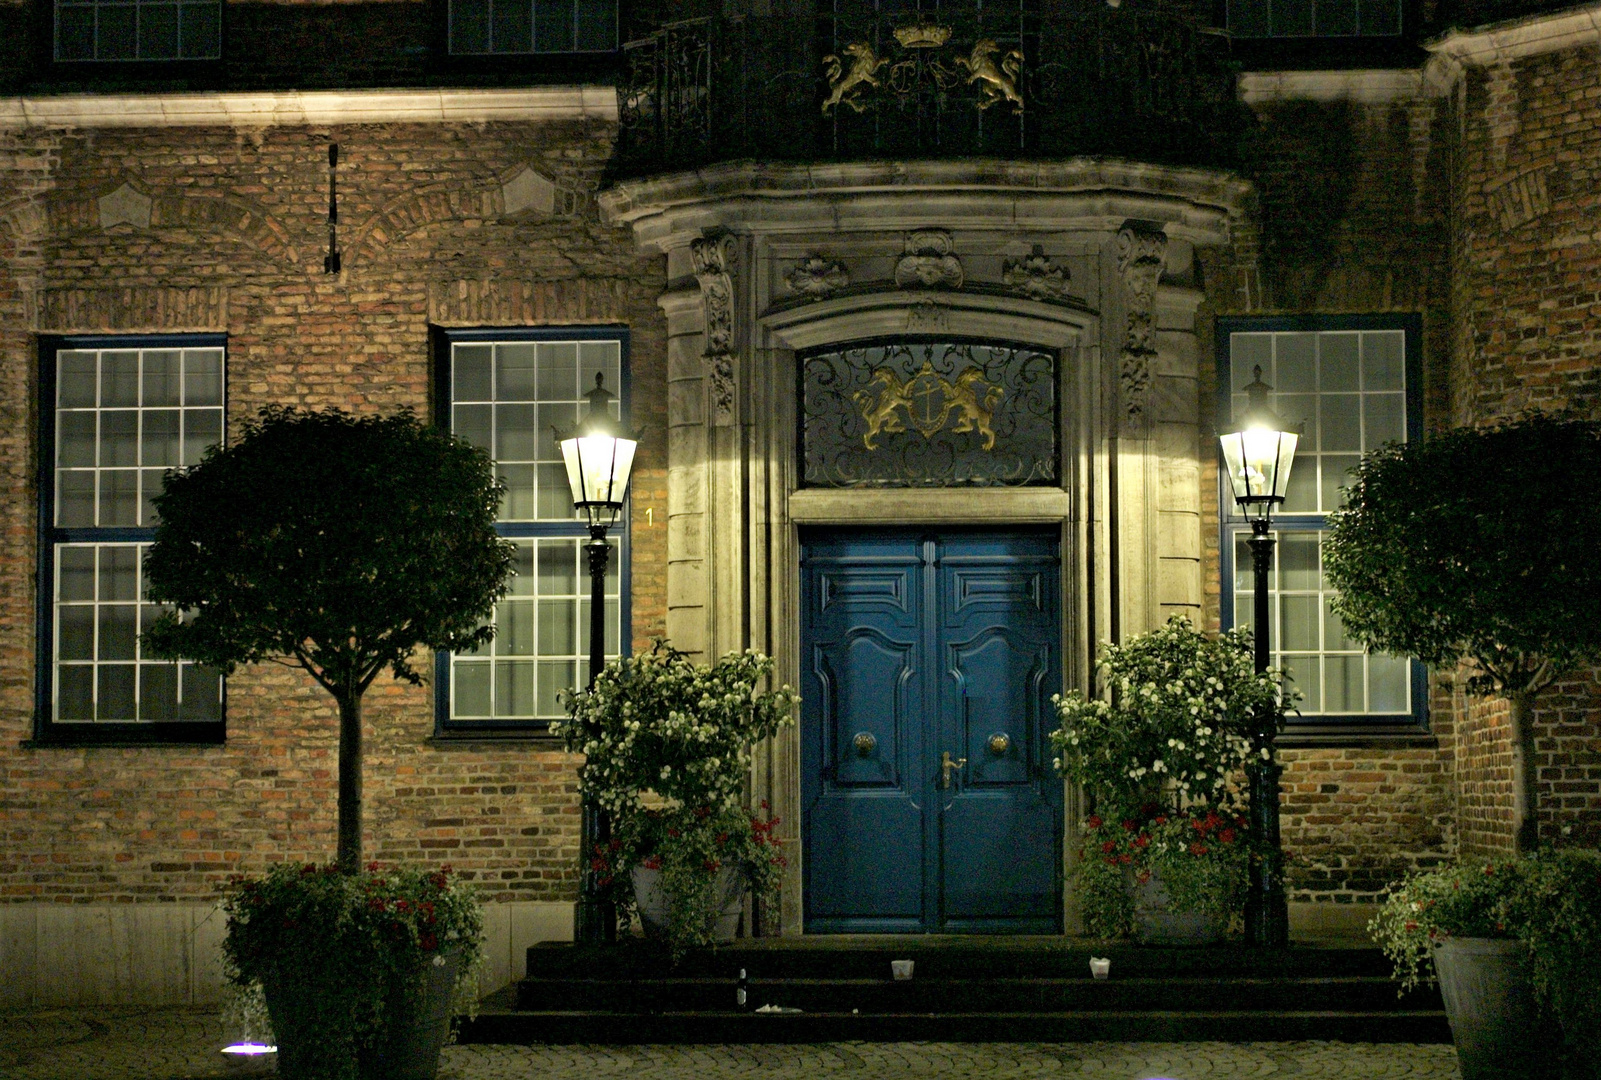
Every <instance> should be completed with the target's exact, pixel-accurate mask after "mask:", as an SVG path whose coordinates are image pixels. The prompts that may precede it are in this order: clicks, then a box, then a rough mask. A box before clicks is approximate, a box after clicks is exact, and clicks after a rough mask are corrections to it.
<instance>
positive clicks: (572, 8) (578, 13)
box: [447, 0, 617, 56]
mask: <svg viewBox="0 0 1601 1080" xmlns="http://www.w3.org/2000/svg"><path fill="white" fill-rule="evenodd" d="M447 5H448V8H449V16H448V24H449V25H448V29H447V35H448V38H449V51H450V54H451V55H452V56H517V55H529V54H551V53H609V52H615V51H616V49H617V0H447Z"/></svg>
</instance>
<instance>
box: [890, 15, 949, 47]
mask: <svg viewBox="0 0 1601 1080" xmlns="http://www.w3.org/2000/svg"><path fill="white" fill-rule="evenodd" d="M950 39H951V28H950V27H948V26H937V25H935V24H934V23H926V22H922V21H921V20H919V21H918V22H917V23H916V24H915V25H913V26H903V27H901V28H899V29H898V30H896V31H895V40H896V41H898V42H900V43H901V47H902V48H905V49H937V48H939V47H940V46H941V45H944V44H945V43H946V42H947V41H949V40H950Z"/></svg>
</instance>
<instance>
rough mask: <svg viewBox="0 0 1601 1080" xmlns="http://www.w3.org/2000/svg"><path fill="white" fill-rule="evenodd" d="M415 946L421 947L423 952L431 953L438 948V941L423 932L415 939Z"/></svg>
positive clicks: (426, 932)
mask: <svg viewBox="0 0 1601 1080" xmlns="http://www.w3.org/2000/svg"><path fill="white" fill-rule="evenodd" d="M417 944H419V945H421V946H422V947H423V951H424V952H433V951H434V950H435V949H437V948H439V939H438V938H436V937H434V935H432V934H430V933H428V931H426V930H424V931H423V934H422V936H421V937H419V938H418V939H417Z"/></svg>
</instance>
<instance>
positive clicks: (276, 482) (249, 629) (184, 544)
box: [144, 407, 513, 698]
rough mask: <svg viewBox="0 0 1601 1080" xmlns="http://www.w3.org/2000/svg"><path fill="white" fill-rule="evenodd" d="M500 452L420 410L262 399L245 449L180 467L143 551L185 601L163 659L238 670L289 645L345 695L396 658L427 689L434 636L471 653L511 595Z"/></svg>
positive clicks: (159, 648)
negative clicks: (494, 455)
mask: <svg viewBox="0 0 1601 1080" xmlns="http://www.w3.org/2000/svg"><path fill="white" fill-rule="evenodd" d="M502 494H503V485H501V484H499V483H498V482H497V481H496V479H495V476H494V470H493V467H492V465H491V464H490V461H489V458H488V457H487V456H486V455H485V454H484V452H483V451H482V450H479V449H477V448H475V447H473V446H472V445H470V444H469V443H467V442H465V441H464V440H461V439H457V438H455V437H453V436H452V435H450V434H449V433H448V432H445V431H442V430H440V429H438V428H433V427H429V426H426V425H424V424H422V423H420V422H418V420H417V418H416V417H415V416H414V415H413V414H412V413H411V412H410V411H409V410H406V411H402V412H400V413H398V414H396V415H394V416H388V417H363V418H360V419H357V418H356V417H353V416H351V415H349V414H347V413H344V412H341V411H339V410H337V409H334V410H329V411H326V412H297V411H296V410H294V409H292V408H282V407H272V408H268V409H263V410H262V412H261V414H260V416H259V417H258V418H257V419H256V420H254V421H251V422H249V423H247V424H246V425H245V427H244V430H243V432H242V433H241V436H240V438H239V439H238V441H236V442H234V443H233V444H232V445H229V446H226V447H222V446H217V447H212V448H211V449H210V450H209V451H207V453H206V456H205V458H204V459H203V460H202V461H201V462H200V464H199V465H195V466H193V467H191V468H189V469H183V470H174V471H172V472H170V473H168V474H167V479H166V487H165V490H164V491H163V492H162V494H160V495H158V496H156V498H155V500H154V502H155V505H156V509H157V511H158V512H159V513H160V515H161V520H160V524H159V525H158V526H157V528H156V538H155V543H154V544H152V545H151V548H150V551H149V554H148V555H147V556H146V559H145V578H146V580H147V581H148V582H149V589H150V598H151V600H152V601H154V602H156V603H161V604H168V605H171V606H172V607H174V608H175V609H177V610H176V611H173V612H169V613H168V614H166V615H164V616H163V617H162V618H161V619H160V620H159V621H158V622H157V624H156V625H155V627H154V628H153V629H152V630H150V631H149V632H148V633H146V634H145V636H144V645H145V647H146V648H147V649H148V650H150V651H151V652H152V653H153V654H155V655H158V656H165V657H173V658H176V657H187V658H190V659H194V660H199V661H201V662H202V663H205V664H209V665H211V666H213V667H216V668H220V669H221V670H223V671H224V672H231V671H232V670H233V669H234V667H235V666H236V665H238V664H248V663H257V662H259V661H262V660H268V659H277V658H285V657H287V658H292V659H293V660H294V661H296V662H298V663H299V664H301V665H302V666H304V667H305V668H306V669H307V670H308V671H310V672H311V673H312V674H313V675H314V676H315V677H316V678H317V679H318V681H319V682H321V683H322V685H323V686H324V688H326V689H327V690H328V691H329V692H330V693H332V694H333V695H334V696H335V697H336V698H340V697H341V695H347V696H348V695H353V696H355V697H359V696H360V694H361V692H362V691H364V690H365V689H366V688H367V686H368V685H369V684H370V683H371V681H372V679H373V678H374V676H376V675H377V674H378V672H379V671H381V670H383V669H384V668H386V667H387V668H388V669H389V670H390V671H391V672H393V674H394V676H395V677H396V678H398V679H404V680H406V681H407V682H410V683H413V684H417V683H420V682H421V681H422V674H421V673H420V672H419V671H417V670H416V669H415V668H414V667H413V659H414V653H415V652H416V650H417V649H418V648H419V647H425V648H429V649H452V650H458V651H460V650H465V649H469V648H472V647H473V646H476V645H482V644H484V643H485V642H486V641H488V640H489V639H490V637H491V636H492V635H493V628H492V627H490V626H487V625H486V622H487V620H488V619H489V616H490V614H491V612H492V610H493V606H494V602H495V601H496V600H497V599H499V598H500V597H501V596H504V595H505V592H506V581H507V578H508V576H509V574H510V571H511V565H512V556H513V548H512V545H511V544H510V543H508V542H506V541H502V540H501V539H500V538H499V537H498V536H497V535H496V533H495V517H496V512H497V509H498V507H499V504H500V499H501V496H502Z"/></svg>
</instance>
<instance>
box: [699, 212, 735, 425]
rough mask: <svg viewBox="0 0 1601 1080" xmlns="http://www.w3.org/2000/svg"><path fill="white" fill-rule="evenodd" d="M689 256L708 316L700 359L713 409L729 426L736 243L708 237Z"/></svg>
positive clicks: (726, 239) (731, 412)
mask: <svg viewBox="0 0 1601 1080" xmlns="http://www.w3.org/2000/svg"><path fill="white" fill-rule="evenodd" d="M689 253H690V256H691V258H692V259H693V260H694V263H695V280H696V281H697V282H699V283H700V295H701V303H702V304H703V305H704V307H705V313H706V330H705V338H706V347H705V348H704V349H702V350H701V355H702V356H703V357H704V358H705V360H706V367H707V374H708V375H709V376H710V377H711V396H712V405H713V407H714V408H715V411H716V418H717V420H718V421H719V422H722V423H728V422H730V421H732V419H733V416H734V391H735V387H734V283H733V279H732V278H731V277H730V276H729V274H730V271H732V269H733V266H734V261H735V257H736V242H735V240H734V237H732V236H730V235H727V234H723V235H720V236H706V237H702V238H700V239H699V240H693V241H691V242H690V245H689Z"/></svg>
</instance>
